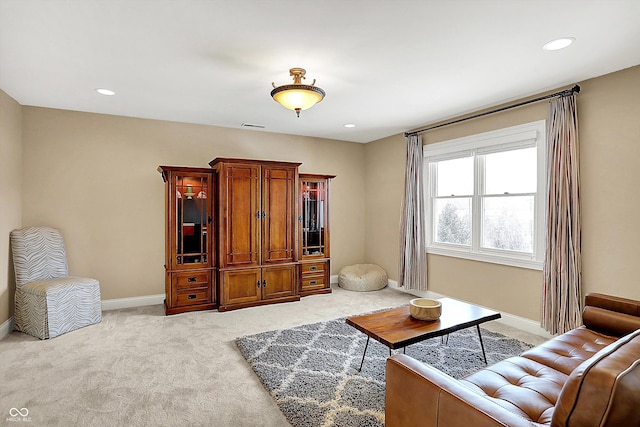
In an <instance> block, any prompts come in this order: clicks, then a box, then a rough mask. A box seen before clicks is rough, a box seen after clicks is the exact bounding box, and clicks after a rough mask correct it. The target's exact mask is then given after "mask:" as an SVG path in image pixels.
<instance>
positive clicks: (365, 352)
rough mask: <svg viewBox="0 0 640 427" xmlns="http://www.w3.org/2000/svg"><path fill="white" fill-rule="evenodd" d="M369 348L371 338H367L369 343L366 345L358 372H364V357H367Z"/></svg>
mask: <svg viewBox="0 0 640 427" xmlns="http://www.w3.org/2000/svg"><path fill="white" fill-rule="evenodd" d="M367 347H369V336H367V343H366V344H365V345H364V352H363V353H362V362H360V367H359V368H358V372H360V371H362V365H363V364H364V356H366V355H367Z"/></svg>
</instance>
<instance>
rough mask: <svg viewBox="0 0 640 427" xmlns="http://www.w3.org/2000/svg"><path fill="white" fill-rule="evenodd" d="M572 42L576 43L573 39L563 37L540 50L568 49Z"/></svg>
mask: <svg viewBox="0 0 640 427" xmlns="http://www.w3.org/2000/svg"><path fill="white" fill-rule="evenodd" d="M574 41H576V39H575V38H573V37H563V38H561V39H556V40H551V41H550V42H548V43H546V44H545V45H544V46H542V48H543V49H544V50H560V49H564V48H565V47H569V46H570V45H571V44H572V43H573V42H574Z"/></svg>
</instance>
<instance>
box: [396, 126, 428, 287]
mask: <svg viewBox="0 0 640 427" xmlns="http://www.w3.org/2000/svg"><path fill="white" fill-rule="evenodd" d="M422 165H423V155H422V138H421V137H420V136H418V135H411V136H408V137H407V166H406V171H405V182H404V200H403V202H402V213H401V217H400V263H399V268H398V284H399V286H402V287H404V288H405V289H414V290H420V291H426V290H427V254H426V244H425V238H426V236H425V212H424V182H423V180H422V168H423V166H422Z"/></svg>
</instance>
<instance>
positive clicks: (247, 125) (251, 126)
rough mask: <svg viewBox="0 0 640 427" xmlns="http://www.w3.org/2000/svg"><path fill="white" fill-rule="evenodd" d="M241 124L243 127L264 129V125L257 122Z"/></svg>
mask: <svg viewBox="0 0 640 427" xmlns="http://www.w3.org/2000/svg"><path fill="white" fill-rule="evenodd" d="M240 126H242V127H243V128H256V129H264V125H257V124H255V123H242V124H241V125H240Z"/></svg>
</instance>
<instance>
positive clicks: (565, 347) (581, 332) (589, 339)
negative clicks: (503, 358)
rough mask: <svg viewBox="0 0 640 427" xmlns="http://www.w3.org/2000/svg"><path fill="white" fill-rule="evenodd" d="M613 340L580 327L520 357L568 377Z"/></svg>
mask: <svg viewBox="0 0 640 427" xmlns="http://www.w3.org/2000/svg"><path fill="white" fill-rule="evenodd" d="M615 340H616V338H615V337H611V336H608V335H605V334H601V333H599V332H595V331H592V330H590V329H587V328H585V327H584V326H582V327H579V328H577V329H573V330H571V331H569V332H566V333H564V334H562V335H559V336H557V337H555V338H552V339H551V340H549V341H547V342H545V343H544V344H541V345H539V346H537V347H534V348H532V349H531V350H527V351H525V352H524V353H522V355H521V356H522V357H525V358H527V359H530V360H535V361H536V362H540V363H541V364H543V365H545V366H549V367H551V368H553V369H555V370H557V371H560V372H562V373H564V374H566V375H569V374H571V372H573V370H574V369H575V368H577V367H578V366H579V365H580V364H581V363H582V362H584V361H585V360H587V359H589V358H590V357H591V356H593V355H594V354H596V353H597V352H599V351H600V350H602V349H603V348H605V347H606V346H608V345H609V344H611V343H612V342H614V341H615Z"/></svg>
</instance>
